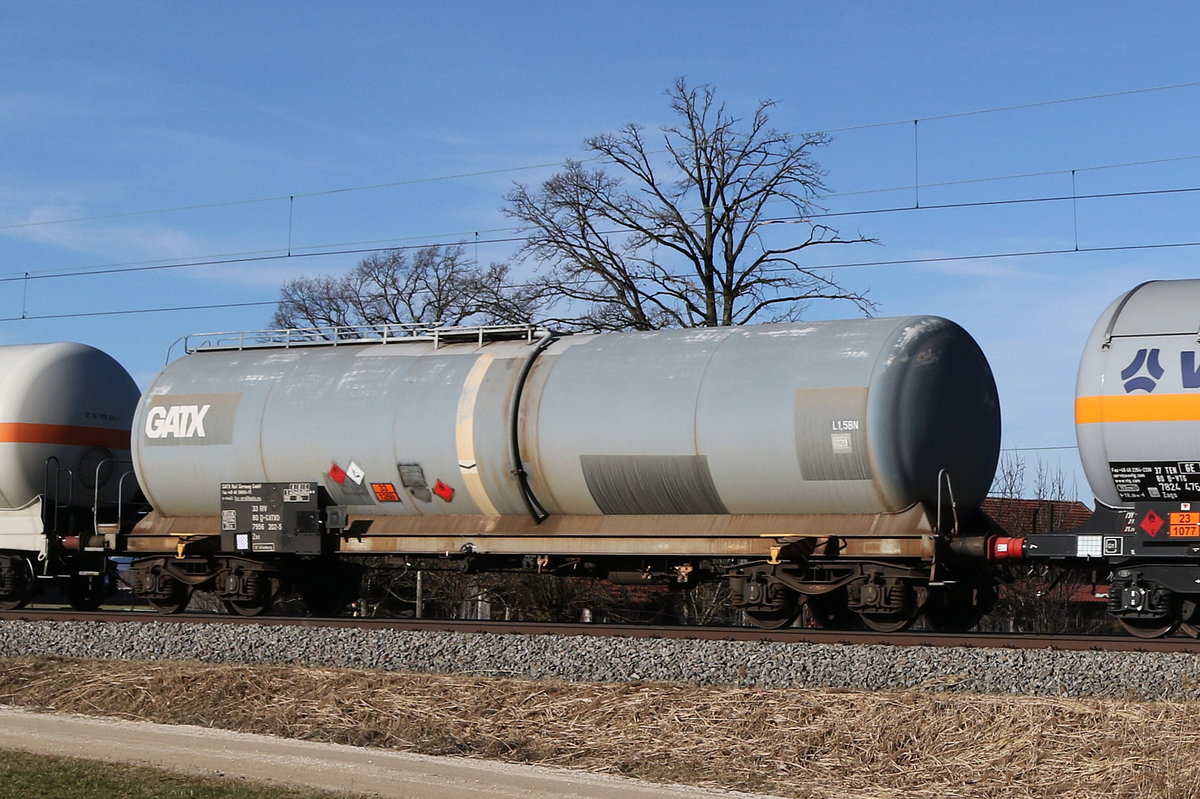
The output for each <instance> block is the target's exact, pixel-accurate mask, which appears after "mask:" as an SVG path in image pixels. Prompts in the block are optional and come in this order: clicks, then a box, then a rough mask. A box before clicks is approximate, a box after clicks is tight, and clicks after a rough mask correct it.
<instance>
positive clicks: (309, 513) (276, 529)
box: [221, 483, 321, 555]
mask: <svg viewBox="0 0 1200 799" xmlns="http://www.w3.org/2000/svg"><path fill="white" fill-rule="evenodd" d="M320 519H321V513H320V508H319V506H318V504H317V484H316V483H221V549H223V550H224V551H226V552H234V551H236V552H255V553H259V552H288V553H294V554H297V555H318V554H320V553H321V525H320Z"/></svg>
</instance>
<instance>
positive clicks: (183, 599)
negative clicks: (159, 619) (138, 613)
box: [146, 582, 192, 613]
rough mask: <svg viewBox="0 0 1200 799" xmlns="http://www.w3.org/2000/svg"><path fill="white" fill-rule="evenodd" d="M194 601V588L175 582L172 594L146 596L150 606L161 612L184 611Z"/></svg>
mask: <svg viewBox="0 0 1200 799" xmlns="http://www.w3.org/2000/svg"><path fill="white" fill-rule="evenodd" d="M191 601H192V589H191V588H189V587H188V586H186V585H184V584H183V583H179V582H177V583H175V584H174V586H173V587H172V590H171V595H170V596H165V597H146V602H147V603H149V605H150V607H152V608H154V609H155V610H157V611H158V612H159V613H182V612H183V611H184V610H186V609H187V606H188V604H189V603H190V602H191Z"/></svg>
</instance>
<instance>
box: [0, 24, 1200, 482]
mask: <svg viewBox="0 0 1200 799" xmlns="http://www.w3.org/2000/svg"><path fill="white" fill-rule="evenodd" d="M0 12H2V13H3V19H4V23H3V25H0V76H3V78H2V80H0V119H2V121H3V124H2V125H0V281H3V282H0V343H20V342H29V341H47V340H59V339H67V340H76V341H83V342H86V343H89V344H93V345H95V346H98V347H100V348H102V349H104V350H106V351H108V352H110V353H112V354H113V355H114V356H115V357H116V358H118V360H120V361H121V362H122V363H124V364H125V365H126V366H127V367H128V368H129V369H130V371H131V372H132V373H133V374H134V376H135V377H136V378H137V379H138V381H139V383H141V384H143V385H145V384H146V383H147V382H148V380H149V379H150V378H151V377H152V376H153V374H154V372H155V371H156V370H157V369H158V368H159V367H160V366H161V365H162V363H163V362H164V359H165V358H166V356H167V350H168V347H169V346H170V344H171V343H172V342H173V341H174V340H175V339H177V338H178V337H179V336H181V335H184V334H187V333H193V332H198V331H209V330H241V329H253V328H260V327H263V326H265V325H266V323H267V321H268V320H269V318H270V316H271V311H272V308H271V307H270V306H269V305H249V306H246V307H241V308H223V309H209V310H191V311H173V312H155V313H136V314H122V315H93V316H86V315H82V316H69V317H65V318H62V315H69V314H101V313H104V314H107V312H113V311H127V310H138V309H156V308H180V307H191V306H207V305H227V304H232V303H270V302H272V301H273V300H275V299H276V297H277V295H278V287H279V285H280V284H281V283H282V282H283V281H285V280H287V279H289V278H292V277H296V276H299V275H302V274H307V275H314V274H320V273H326V272H336V271H340V270H345V269H348V268H350V267H351V266H353V264H354V263H355V261H356V256H352V255H340V256H337V255H328V256H322V257H306V256H307V254H309V253H312V252H320V251H328V250H339V249H358V248H369V247H376V246H379V247H382V246H389V245H391V246H395V245H401V244H422V243H437V242H453V241H468V242H472V245H471V246H472V250H473V252H475V253H477V255H478V257H479V259H480V260H482V261H485V262H486V261H498V260H503V259H505V258H507V257H509V256H510V255H511V254H512V251H513V246H512V245H511V244H507V243H502V242H493V241H492V240H494V239H502V238H506V237H510V236H511V235H512V232H511V231H510V230H507V228H509V227H510V225H511V223H510V221H509V220H508V219H506V218H505V217H504V216H503V215H502V214H501V213H500V211H499V208H500V206H501V204H502V197H503V195H504V194H505V192H506V191H508V190H509V188H510V187H511V186H512V184H513V181H521V182H525V183H531V184H536V183H537V182H538V181H540V180H542V179H544V178H546V177H548V176H549V175H550V174H552V172H553V171H554V166H553V165H556V164H561V163H562V162H563V160H564V159H568V158H578V157H580V156H581V155H582V154H583V153H582V151H581V149H580V144H581V142H582V140H583V139H584V138H585V137H587V136H589V135H593V134H596V133H601V132H605V131H611V130H614V129H615V128H617V127H618V126H620V125H622V124H624V123H627V122H638V123H641V124H643V125H645V126H646V127H647V128H651V129H653V128H655V127H657V126H659V125H661V124H663V123H666V122H669V121H671V120H670V117H669V114H668V111H667V106H666V101H665V98H664V94H663V92H664V90H665V89H666V88H667V87H668V86H669V85H670V84H671V82H672V80H674V79H675V78H676V77H679V76H685V77H686V78H688V80H689V81H691V82H693V83H712V84H714V85H715V86H716V87H717V88H718V90H719V91H720V93H721V96H722V97H723V98H724V99H725V100H726V101H727V102H728V104H729V107H730V109H731V110H732V111H734V112H737V113H746V114H749V113H751V112H752V110H753V108H754V104H755V102H756V101H757V100H759V99H762V98H773V99H775V100H777V101H778V102H779V105H778V107H777V108H776V110H775V112H774V115H773V120H774V122H775V124H776V125H777V126H778V127H779V128H781V129H785V130H792V131H805V130H814V129H820V130H826V131H830V132H831V133H832V136H833V142H832V143H831V144H830V145H829V146H828V147H826V148H824V149H823V150H822V151H820V152H818V154H817V155H818V158H819V160H820V161H821V163H822V165H823V166H824V167H825V168H826V169H827V170H828V178H827V182H828V184H829V186H830V189H831V191H832V192H833V193H832V194H831V196H830V197H828V198H827V199H826V201H825V205H826V207H827V208H828V209H829V210H830V211H831V212H833V213H836V214H844V215H842V216H834V217H831V221H833V222H834V224H836V225H837V226H839V227H840V228H841V229H842V230H843V231H845V232H848V233H854V232H861V233H863V234H864V235H867V236H872V237H875V238H877V239H879V241H880V244H879V245H878V246H869V245H862V246H854V247H839V248H830V249H827V250H825V251H823V252H818V253H815V254H814V256H813V259H814V261H813V262H814V263H821V264H836V265H844V264H863V263H877V262H890V263H886V264H881V265H874V266H841V267H840V268H839V269H838V271H837V274H838V277H839V278H840V279H841V280H842V281H843V282H845V283H846V284H847V285H848V286H851V287H853V288H857V289H862V290H869V292H870V296H871V297H872V299H874V300H875V301H876V302H877V303H878V305H879V313H880V314H881V315H900V314H910V313H933V314H940V315H943V316H947V317H949V318H951V319H954V320H955V321H958V322H959V323H960V324H962V325H963V326H964V327H966V328H967V329H968V330H970V331H971V332H972V333H973V334H974V335H975V336H976V338H977V339H978V340H979V342H980V344H981V345H982V346H983V348H984V350H985V351H986V352H987V353H988V356H989V358H990V359H991V361H992V364H993V368H994V370H995V372H996V376H997V380H998V383H999V386H1000V391H1001V398H1002V402H1003V408H1004V417H1005V430H1004V446H1005V447H1012V448H1020V449H1023V450H1026V455H1027V457H1029V458H1030V462H1031V464H1033V463H1035V462H1036V459H1037V458H1042V459H1043V461H1044V462H1046V463H1048V464H1049V465H1051V466H1052V467H1055V468H1057V467H1058V466H1059V464H1061V466H1062V468H1063V469H1064V470H1067V471H1069V472H1070V473H1071V474H1075V473H1076V467H1075V460H1076V456H1075V453H1074V451H1073V450H1069V449H1068V450H1057V449H1051V450H1042V451H1034V450H1031V448H1043V447H1062V446H1070V445H1072V444H1073V443H1074V430H1073V425H1072V398H1073V391H1074V378H1075V368H1076V363H1077V360H1078V357H1079V352H1080V349H1081V347H1082V345H1083V341H1084V338H1085V337H1086V334H1087V331H1088V330H1089V329H1090V327H1091V325H1092V323H1093V321H1094V320H1095V318H1096V317H1097V316H1098V315H1099V314H1100V312H1101V311H1102V310H1103V308H1104V306H1105V305H1107V303H1108V302H1109V301H1110V300H1111V299H1112V298H1114V297H1115V296H1116V295H1117V294H1119V293H1120V292H1122V291H1124V290H1125V289H1127V288H1129V287H1130V286H1132V285H1134V284H1136V283H1138V282H1140V281H1142V280H1146V279H1152V278H1176V277H1193V276H1196V275H1197V272H1198V270H1197V268H1196V267H1197V260H1198V258H1200V248H1197V247H1195V246H1180V247H1159V246H1156V245H1164V244H1187V243H1190V242H1197V241H1200V226H1198V225H1197V221H1198V219H1200V192H1188V191H1183V192H1177V193H1173V194H1163V193H1161V192H1163V191H1165V190H1169V189H1190V188H1196V187H1200V138H1198V137H1197V135H1196V131H1197V130H1198V129H1200V124H1198V123H1200V118H1198V116H1200V115H1198V113H1197V112H1198V110H1200V85H1187V84H1192V83H1193V82H1196V81H1200V55H1198V54H1197V51H1196V48H1195V34H1196V32H1197V31H1198V30H1200V6H1195V5H1194V4H1191V3H1185V2H1148V3H1143V4H1139V5H1137V6H1136V7H1135V6H1134V5H1133V4H1128V3H1116V2H1042V3H1024V2H1014V3H1003V4H974V3H959V2H912V3H903V4H902V3H891V2H836V3H835V2H804V3H801V2H792V3H783V2H755V1H754V0H750V2H742V3H738V4H732V3H717V2H697V1H696V0H692V2H644V3H638V4H633V3H617V2H607V3H591V4H582V3H551V2H523V3H500V2H439V3H401V2H380V1H378V0H375V1H372V0H364V1H360V2H354V3H338V4H334V3H319V2H312V3H295V2H288V3H285V2H265V1H256V0H242V1H241V2H222V1H221V0H217V1H216V2H212V1H210V2H191V1H190V0H180V1H179V2H171V3H162V2H135V1H132V0H127V1H126V2H120V3H103V2H57V1H55V0H0ZM1158 87H1175V88H1158ZM1146 89H1158V90H1155V91H1143V90H1146ZM1075 98H1093V99H1075ZM1058 100H1069V102H1053V101H1058ZM994 109H1005V110H994ZM971 112H981V113H971ZM914 120H917V122H916V123H915V124H914ZM887 123H895V124H887ZM1072 170H1074V174H1072ZM917 183H919V184H920V186H919V187H916V186H915V185H914V184H917ZM366 187H374V188H366ZM342 189H354V190H352V191H340V190H342ZM1130 192H1142V193H1144V192H1160V193H1155V194H1148V195H1144V196H1139V197H1133V196H1118V197H1109V198H1104V199H1084V200H1079V201H1076V202H1071V201H1070V200H1067V201H1054V202H1050V201H1044V202H1028V203H1019V204H1009V205H996V204H995V203H996V201H1000V200H1017V199H1040V198H1052V197H1071V196H1072V195H1073V194H1074V195H1076V196H1079V195H1095V194H1126V193H1130ZM289 198H294V199H289ZM918 202H919V204H920V205H921V206H922V208H921V209H920V210H914V209H913V206H914V204H916V203H918ZM964 203H984V205H980V206H977V207H971V208H965V207H954V208H936V207H931V206H942V205H950V206H962V204H964ZM884 209H897V210H891V211H888V212H886V213H884V212H881V211H882V210H884ZM69 220H76V221H69ZM476 234H478V239H479V241H480V244H479V245H478V246H477V247H476V246H475V245H474V244H473V242H474V241H475V239H476ZM289 246H290V249H291V252H292V253H293V257H291V258H286V257H279V256H285V255H286V253H287V252H288V249H289ZM1076 246H1078V247H1079V249H1080V250H1081V251H1080V252H1074V251H1073V250H1074V249H1075V248H1076ZM1132 248H1141V249H1132ZM1030 252H1037V253H1046V254H1041V255H1030V256H1013V257H987V258H976V257H970V258H964V256H996V255H1001V254H1006V253H1030ZM250 258H253V259H257V260H239V259H250ZM262 258H270V260H262ZM213 261H237V262H231V263H209V264H207V265H203V266H191V267H187V268H168V269H162V268H154V269H148V268H144V267H162V266H172V265H176V264H181V263H189V264H190V263H198V262H213ZM896 262H900V263H896ZM135 267H136V268H137V269H138V271H128V270H129V269H130V268H135ZM529 268H531V267H518V273H519V274H520V273H523V272H522V270H525V272H524V273H527V271H528V269H529ZM117 269H119V270H126V271H111V270H117ZM102 270H109V273H107V274H78V273H79V272H97V271H102ZM71 272H74V273H76V274H73V275H71V276H69V277H49V276H50V275H57V274H61V273H71ZM26 274H28V275H29V277H30V279H28V280H26V279H24V278H25V276H26ZM852 313H853V308H851V307H849V306H837V305H828V306H817V307H814V308H813V309H812V313H811V315H812V317H813V318H836V317H839V316H844V315H850V314H852ZM51 316H56V317H60V318H38V317H51ZM21 317H25V318H21ZM1198 326H1200V312H1198ZM1079 486H1080V492H1079V493H1080V495H1081V496H1082V495H1085V494H1086V493H1087V492H1086V490H1084V488H1083V483H1082V478H1080V482H1079Z"/></svg>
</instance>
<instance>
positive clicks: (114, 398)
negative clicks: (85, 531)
mask: <svg viewBox="0 0 1200 799" xmlns="http://www.w3.org/2000/svg"><path fill="white" fill-rule="evenodd" d="M138 394H139V392H138V389H137V385H136V384H135V383H134V381H133V378H131V377H130V376H129V373H128V372H126V371H125V369H124V368H123V367H122V366H121V365H120V364H118V363H117V362H116V361H114V360H113V359H112V358H111V357H109V356H108V355H106V354H105V353H103V352H101V351H100V350H98V349H95V348H94V347H89V346H87V345H84V344H71V343H53V344H21V345H12V346H2V347H0V549H38V548H39V547H40V546H41V543H42V538H41V535H40V534H41V528H40V517H39V512H40V507H41V503H42V502H43V500H44V499H46V496H47V494H48V495H49V497H50V499H52V500H54V501H56V502H57V503H58V504H61V505H63V506H65V507H71V508H90V507H91V506H92V505H93V503H94V501H95V499H96V496H97V493H96V492H97V490H99V492H100V496H101V500H102V501H110V500H111V499H113V498H115V496H116V490H117V485H116V483H117V479H118V478H117V477H116V475H117V474H118V473H119V472H120V470H121V469H120V466H119V464H116V463H114V462H115V461H124V462H125V463H126V468H125V471H128V461H129V446H130V443H129V429H130V422H131V420H132V418H133V412H134V408H135V406H136V405H137V401H138ZM48 483H49V485H48ZM126 488H127V490H128V491H132V490H133V489H134V486H133V484H132V481H130V482H129V484H128V485H127V486H126Z"/></svg>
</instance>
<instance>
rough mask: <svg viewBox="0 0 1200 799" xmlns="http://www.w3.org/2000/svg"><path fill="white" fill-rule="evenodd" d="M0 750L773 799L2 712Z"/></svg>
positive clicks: (351, 776) (547, 797)
mask: <svg viewBox="0 0 1200 799" xmlns="http://www.w3.org/2000/svg"><path fill="white" fill-rule="evenodd" d="M0 749H17V750H22V751H26V752H35V753H39V754H53V755H68V756H75V757H86V758H91V759H94V760H105V761H110V762H119V763H134V764H142V765H151V766H158V767H161V768H167V769H172V770H174V771H183V772H188V773H192V774H199V775H202V776H208V777H212V776H221V777H235V778H237V777H240V778H245V779H251V780H257V781H262V782H273V783H280V784H284V785H289V786H293V787H302V788H315V789H321V790H328V791H345V792H354V793H359V794H365V795H368V796H387V797H397V798H398V799H446V797H455V798H456V799H678V797H697V799H771V797H765V796H763V795H761V794H745V793H733V792H726V791H711V790H705V789H701V788H691V787H686V786H678V785H673V786H662V785H654V784H651V783H646V782H640V781H637V780H629V779H622V778H619V777H609V776H605V775H599V774H589V773H586V772H577V771H570V770H567V769H552V768H546V767H543V766H521V765H514V764H509V763H497V762H492V761H483V760H471V759H468V758H452V757H430V756H427V755H415V754H408V753H404V752H393V751H388V750H383V749H365V748H359V747H353V746H341V745H338V744H324V743H316V742H312V741H294V740H288V739H284V738H273V737H271V736H267V735H251V734H247V733H239V732H228V731H225V730H213V729H208V728H204V727H185V726H171V725H166V724H152V723H150V722H134V721H123V720H119V719H100V718H91V717H83V716H71V715H65V714H53V713H33V712H30V711H26V710H22V709H19V708H13V707H5V706H0Z"/></svg>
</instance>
